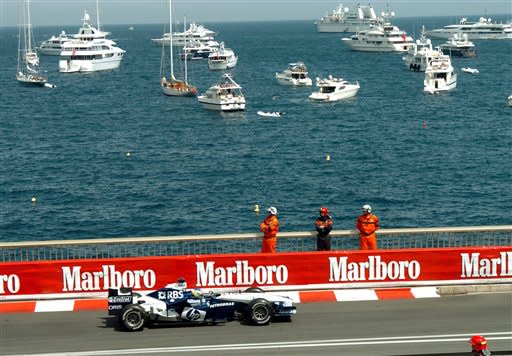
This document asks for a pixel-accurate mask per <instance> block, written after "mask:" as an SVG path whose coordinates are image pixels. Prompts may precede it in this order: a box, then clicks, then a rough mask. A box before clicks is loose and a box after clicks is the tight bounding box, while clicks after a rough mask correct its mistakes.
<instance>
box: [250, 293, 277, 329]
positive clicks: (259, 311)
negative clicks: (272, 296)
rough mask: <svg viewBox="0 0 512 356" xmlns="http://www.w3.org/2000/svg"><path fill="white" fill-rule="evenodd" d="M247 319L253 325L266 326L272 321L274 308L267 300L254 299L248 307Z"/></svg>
mask: <svg viewBox="0 0 512 356" xmlns="http://www.w3.org/2000/svg"><path fill="white" fill-rule="evenodd" d="M247 318H248V319H249V321H251V322H252V323H253V324H256V325H266V324H268V323H269V322H270V319H272V306H271V305H270V303H269V302H268V301H266V300H265V299H254V300H253V301H251V302H250V303H249V305H248V306H247Z"/></svg>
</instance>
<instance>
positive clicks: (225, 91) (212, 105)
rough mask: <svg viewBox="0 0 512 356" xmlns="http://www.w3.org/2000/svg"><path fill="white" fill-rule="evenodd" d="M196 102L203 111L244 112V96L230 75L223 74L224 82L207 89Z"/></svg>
mask: <svg viewBox="0 0 512 356" xmlns="http://www.w3.org/2000/svg"><path fill="white" fill-rule="evenodd" d="M197 100H199V102H200V103H201V105H202V106H203V107H204V108H205V109H210V110H218V111H242V110H245V96H244V95H243V93H242V87H241V86H240V85H238V84H237V83H236V82H235V81H234V80H233V77H232V76H231V75H230V74H224V81H223V82H221V83H218V84H215V85H214V86H212V87H210V88H208V90H206V92H205V93H204V94H203V95H200V96H198V97H197Z"/></svg>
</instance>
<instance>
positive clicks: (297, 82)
mask: <svg viewBox="0 0 512 356" xmlns="http://www.w3.org/2000/svg"><path fill="white" fill-rule="evenodd" d="M276 80H277V82H278V83H279V84H281V85H293V86H311V85H313V81H312V80H311V78H309V77H308V68H307V67H306V65H305V64H304V63H302V62H297V63H290V64H288V68H287V69H285V70H284V71H283V72H282V73H276Z"/></svg>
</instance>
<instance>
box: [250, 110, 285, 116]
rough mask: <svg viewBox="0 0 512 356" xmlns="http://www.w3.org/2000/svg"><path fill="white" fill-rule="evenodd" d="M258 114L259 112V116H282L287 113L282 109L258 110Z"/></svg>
mask: <svg viewBox="0 0 512 356" xmlns="http://www.w3.org/2000/svg"><path fill="white" fill-rule="evenodd" d="M256 114H258V115H259V116H264V117H281V116H283V115H284V114H285V113H284V112H281V111H258V112H256Z"/></svg>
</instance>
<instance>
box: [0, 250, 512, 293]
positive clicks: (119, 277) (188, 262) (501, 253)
mask: <svg viewBox="0 0 512 356" xmlns="http://www.w3.org/2000/svg"><path fill="white" fill-rule="evenodd" d="M179 277H185V278H186V279H187V281H188V285H189V286H190V287H197V288H205V289H244V288H246V287H248V286H253V285H258V286H263V287H265V289H268V290H286V289H289V290H293V289H295V290H297V289H319V288H360V287H361V288H362V287H364V288H372V287H395V286H421V285H441V284H468V283H472V284H473V283H491V282H493V283H512V246H505V247H481V248H444V249H441V248H439V249H408V250H378V251H364V252H363V251H330V252H310V253H278V254H246V255H192V256H179V257H176V256H175V257H144V258H142V257H141V258H123V259H101V260H66V261H48V262H13V263H1V264H0V300H8V299H14V298H18V299H23V298H29V297H34V296H38V297H42V295H44V297H55V296H58V297H64V296H66V297H67V296H75V297H76V296H83V297H85V296H91V295H98V293H101V294H104V292H105V291H107V289H108V288H118V287H121V286H123V287H133V288H134V289H139V290H147V289H155V288H160V287H163V286H165V285H166V284H168V283H171V282H174V281H176V279H177V278H179Z"/></svg>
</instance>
